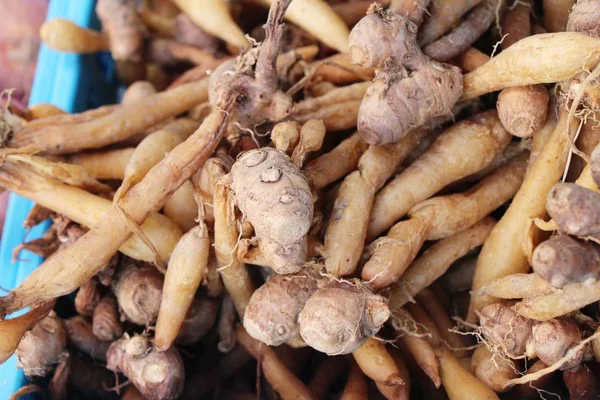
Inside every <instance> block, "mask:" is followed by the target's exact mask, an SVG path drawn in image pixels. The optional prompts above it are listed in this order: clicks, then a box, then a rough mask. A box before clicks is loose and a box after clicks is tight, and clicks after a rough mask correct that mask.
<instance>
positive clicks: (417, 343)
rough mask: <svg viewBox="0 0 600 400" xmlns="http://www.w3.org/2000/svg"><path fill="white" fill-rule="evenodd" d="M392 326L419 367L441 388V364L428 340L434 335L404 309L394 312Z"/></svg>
mask: <svg viewBox="0 0 600 400" xmlns="http://www.w3.org/2000/svg"><path fill="white" fill-rule="evenodd" d="M392 326H393V327H394V329H395V330H396V332H398V334H399V335H400V337H399V338H398V340H400V341H401V342H402V343H403V344H404V345H405V346H406V347H407V348H408V351H409V352H410V354H411V355H412V356H413V358H414V359H415V362H416V363H417V365H418V366H419V367H420V368H421V369H422V370H423V372H425V374H426V375H427V376H428V377H429V378H430V379H431V381H432V382H433V384H434V385H435V387H436V388H439V387H440V385H441V378H440V374H439V362H438V359H437V357H436V355H435V352H434V349H433V347H432V345H431V343H430V342H429V341H428V340H427V338H429V337H431V336H432V333H431V332H430V331H429V330H428V329H427V328H425V327H423V326H422V325H421V324H418V323H417V322H416V321H415V320H414V319H413V318H412V316H411V315H410V314H409V313H408V312H407V311H405V310H402V309H400V310H398V311H395V312H394V318H393V319H392Z"/></svg>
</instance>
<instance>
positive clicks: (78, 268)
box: [0, 92, 237, 314]
mask: <svg viewBox="0 0 600 400" xmlns="http://www.w3.org/2000/svg"><path fill="white" fill-rule="evenodd" d="M235 96H237V93H236V92H233V93H231V96H229V97H228V98H227V100H226V101H227V102H226V103H225V104H223V105H222V106H221V107H222V108H223V109H224V111H222V110H214V111H213V112H211V114H210V115H209V116H208V117H207V118H206V119H205V120H204V121H203V123H202V125H201V126H200V128H198V130H197V131H196V132H195V133H194V134H193V135H192V136H190V137H189V138H188V140H186V141H185V142H184V143H182V144H180V145H179V146H177V147H176V148H175V149H173V150H172V151H171V152H170V153H169V154H168V155H167V157H165V158H164V159H163V160H162V161H161V162H160V163H159V164H157V165H156V166H155V167H154V168H152V170H150V171H149V172H148V174H146V176H145V177H144V178H143V179H142V180H141V181H140V183H138V184H137V185H135V186H134V187H133V188H132V189H131V190H130V191H129V192H127V193H126V194H125V196H124V197H123V199H122V202H121V204H120V207H121V210H118V209H117V208H116V207H112V208H111V209H110V210H109V211H107V212H106V213H105V214H104V215H103V216H102V218H101V219H100V220H99V221H98V222H97V223H96V224H95V225H94V226H93V227H92V228H91V229H90V230H89V231H88V232H87V233H86V234H85V235H83V236H82V237H81V238H79V239H78V240H77V241H76V242H75V243H74V244H72V245H70V246H68V247H66V248H64V249H63V250H61V251H60V252H58V253H56V254H55V255H54V256H53V257H51V258H49V259H47V260H46V261H45V262H44V263H42V265H41V266H39V267H38V268H37V269H36V270H35V271H33V272H32V273H31V274H29V276H28V277H27V278H25V280H24V281H23V283H21V285H19V286H18V287H17V288H15V289H13V290H11V291H10V292H9V293H8V295H7V296H5V297H2V298H0V309H1V310H0V311H2V312H1V313H0V314H4V313H12V312H14V311H16V310H20V309H22V308H24V307H27V306H28V305H31V304H37V303H40V302H42V301H44V300H47V299H54V298H56V297H59V296H62V295H64V294H67V293H71V292H73V291H74V290H75V289H77V288H78V287H80V286H81V285H82V284H83V283H84V282H85V281H87V280H88V279H90V278H91V277H92V276H94V275H95V274H96V273H97V272H99V271H100V270H101V269H103V268H104V267H105V266H106V264H107V263H108V262H109V261H110V259H111V257H112V256H113V255H114V254H115V253H116V252H117V250H118V249H119V247H120V246H121V245H122V244H123V243H125V242H126V241H127V240H128V239H129V238H130V237H131V236H132V231H131V229H130V226H131V224H130V223H129V222H128V221H127V220H125V218H123V217H124V215H126V216H127V217H128V219H129V220H130V221H133V222H134V223H136V224H141V223H143V222H144V221H145V220H146V219H147V218H148V217H149V216H150V215H152V214H154V213H156V212H157V211H158V210H160V208H161V207H162V206H163V204H164V202H165V200H166V198H167V197H168V196H169V195H170V194H172V193H173V192H174V191H175V190H176V189H177V188H178V187H179V186H181V185H182V184H183V182H185V181H186V180H188V179H189V178H190V176H191V175H192V174H193V173H194V172H195V171H196V170H198V168H200V167H201V166H202V164H203V163H204V161H206V159H207V158H208V157H210V155H211V154H212V153H213V151H214V150H215V149H216V147H217V145H218V144H219V142H220V141H221V138H222V137H223V135H224V132H225V126H226V125H227V122H228V117H229V112H228V111H230V110H231V107H232V104H233V101H234V97H235ZM161 229H162V226H161ZM158 244H160V243H158Z"/></svg>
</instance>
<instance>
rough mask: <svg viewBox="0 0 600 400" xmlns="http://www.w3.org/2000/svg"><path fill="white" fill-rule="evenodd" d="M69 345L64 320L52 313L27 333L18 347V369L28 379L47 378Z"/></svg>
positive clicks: (16, 352)
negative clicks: (21, 370)
mask: <svg viewBox="0 0 600 400" xmlns="http://www.w3.org/2000/svg"><path fill="white" fill-rule="evenodd" d="M66 345H67V333H66V331H65V326H64V325H63V322H62V320H61V319H60V318H59V317H58V316H57V315H56V313H54V311H51V312H50V314H49V315H48V316H47V317H46V318H44V319H43V320H41V321H40V322H38V323H37V325H36V326H34V327H33V329H32V330H30V331H29V332H27V333H25V335H24V336H23V339H21V343H19V346H18V347H17V350H16V351H15V354H16V355H17V367H18V368H21V369H23V371H24V372H25V376H27V377H28V378H32V377H36V376H46V375H48V374H49V373H50V371H52V369H54V366H55V365H56V364H58V362H59V360H60V357H61V355H62V354H63V352H64V350H65V346H66Z"/></svg>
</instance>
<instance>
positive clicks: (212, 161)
mask: <svg viewBox="0 0 600 400" xmlns="http://www.w3.org/2000/svg"><path fill="white" fill-rule="evenodd" d="M232 164H233V159H232V158H231V157H229V156H228V155H222V154H215V156H214V157H211V158H209V159H208V160H206V163H204V166H203V167H202V169H201V170H200V172H199V173H196V174H194V176H193V177H192V181H193V183H194V186H195V187H196V188H197V189H198V190H200V194H201V195H202V202H203V203H204V219H205V221H206V223H207V224H208V225H209V226H212V224H213V223H214V222H215V217H214V214H213V195H214V193H215V188H216V187H217V182H218V181H219V179H221V178H222V177H223V176H224V175H225V174H227V173H228V172H229V170H230V169H231V165H232Z"/></svg>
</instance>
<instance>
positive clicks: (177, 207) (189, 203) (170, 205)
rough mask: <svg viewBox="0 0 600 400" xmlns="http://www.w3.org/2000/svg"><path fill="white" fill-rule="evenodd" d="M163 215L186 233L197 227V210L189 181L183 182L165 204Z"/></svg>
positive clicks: (192, 188) (192, 186) (192, 187)
mask: <svg viewBox="0 0 600 400" xmlns="http://www.w3.org/2000/svg"><path fill="white" fill-rule="evenodd" d="M163 213H164V214H165V215H166V216H167V217H168V218H169V219H170V220H171V221H173V222H175V223H176V224H177V226H179V228H181V231H182V232H184V233H185V232H187V231H189V230H190V229H192V228H193V227H195V226H196V225H197V223H196V221H195V220H196V218H197V217H198V209H197V208H196V200H194V185H192V182H190V181H189V180H188V181H186V182H184V183H183V185H181V187H180V188H179V189H177V190H176V191H175V193H173V194H172V195H171V197H169V198H168V199H167V201H166V202H165V206H164V208H163Z"/></svg>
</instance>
